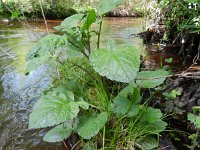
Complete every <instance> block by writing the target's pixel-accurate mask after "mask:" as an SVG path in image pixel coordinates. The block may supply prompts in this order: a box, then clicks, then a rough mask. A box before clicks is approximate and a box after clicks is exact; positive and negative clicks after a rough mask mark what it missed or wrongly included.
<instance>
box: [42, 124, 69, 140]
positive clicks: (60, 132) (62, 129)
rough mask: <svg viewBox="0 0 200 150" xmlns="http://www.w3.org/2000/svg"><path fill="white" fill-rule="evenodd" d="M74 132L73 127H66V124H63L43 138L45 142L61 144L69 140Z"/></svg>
mask: <svg viewBox="0 0 200 150" xmlns="http://www.w3.org/2000/svg"><path fill="white" fill-rule="evenodd" d="M72 131H73V128H72V127H70V126H67V127H66V126H65V125H64V124H61V125H58V126H56V127H55V128H53V129H51V130H50V131H48V132H47V133H46V134H45V136H44V137H43V140H44V141H47V142H60V141H63V140H64V139H66V138H68V137H69V136H70V135H71V133H72Z"/></svg>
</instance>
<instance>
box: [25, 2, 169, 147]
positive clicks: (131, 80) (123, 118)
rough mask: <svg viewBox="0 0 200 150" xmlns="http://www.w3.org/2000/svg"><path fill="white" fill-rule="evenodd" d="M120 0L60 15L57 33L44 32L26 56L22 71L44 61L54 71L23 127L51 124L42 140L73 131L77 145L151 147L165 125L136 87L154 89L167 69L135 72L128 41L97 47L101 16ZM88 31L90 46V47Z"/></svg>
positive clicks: (56, 138)
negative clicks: (80, 142)
mask: <svg viewBox="0 0 200 150" xmlns="http://www.w3.org/2000/svg"><path fill="white" fill-rule="evenodd" d="M122 2H123V0H115V1H111V0H110V1H107V0H102V1H101V3H99V5H98V8H97V13H96V12H95V10H94V9H91V10H88V11H87V12H85V13H79V14H75V15H73V16H71V17H68V18H66V19H65V20H64V21H63V22H62V23H61V25H60V26H57V27H55V29H57V30H59V31H61V32H62V35H56V34H49V35H47V36H45V37H44V38H42V39H41V40H40V41H39V42H38V43H37V44H36V45H35V47H34V48H33V49H32V51H31V52H30V53H29V54H28V55H27V60H28V66H27V73H26V74H27V75H28V73H29V72H30V71H32V70H34V69H36V68H37V67H38V66H40V65H44V64H46V65H47V64H48V66H49V67H50V68H52V70H53V73H54V74H53V78H54V81H53V84H52V85H53V86H52V87H50V88H49V90H47V91H46V92H45V93H44V94H43V96H41V98H40V99H39V100H38V101H37V102H36V103H35V105H34V108H33V111H32V113H31V114H30V118H29V129H35V128H45V127H52V129H51V130H50V131H49V132H47V134H46V135H45V136H44V140H45V141H48V142H57V141H62V140H63V139H66V138H68V137H69V136H70V135H71V134H72V133H76V134H78V135H79V136H80V137H81V138H82V139H85V141H86V144H85V146H84V147H83V149H84V148H87V147H95V148H96V149H98V148H103V149H109V148H113V149H116V148H117V147H124V148H131V147H135V146H137V147H139V148H143V149H153V148H155V147H157V145H158V142H157V140H156V138H155V136H158V135H159V133H160V132H161V131H163V130H164V129H165V127H166V126H167V124H166V123H165V122H164V121H162V118H163V114H162V113H161V111H160V110H159V109H155V108H152V107H148V105H147V102H145V103H142V102H141V99H142V96H141V91H140V88H155V87H156V86H158V85H160V84H162V83H163V82H164V80H165V78H166V76H167V75H168V72H167V71H165V70H161V69H159V70H156V71H140V72H139V67H140V54H139V52H138V51H137V50H136V49H135V48H134V47H132V46H130V45H126V44H123V45H115V44H113V43H112V42H109V43H108V45H107V46H105V47H101V46H100V38H101V26H102V21H103V16H104V15H105V14H106V13H107V12H109V11H111V10H112V9H114V8H116V7H117V6H118V5H120V4H121V3H122ZM93 23H96V24H98V25H99V30H98V31H94V30H93V29H92V27H91V25H92V24H93ZM93 35H94V38H95V36H96V39H97V43H96V49H93V48H92V47H93V46H91V44H92V43H91V38H92V37H93ZM54 70H55V71H54ZM111 135H114V136H111ZM89 140H90V141H89ZM91 145H92V146H91ZM97 145H98V146H97ZM148 146H149V147H148ZM146 147H148V148H146Z"/></svg>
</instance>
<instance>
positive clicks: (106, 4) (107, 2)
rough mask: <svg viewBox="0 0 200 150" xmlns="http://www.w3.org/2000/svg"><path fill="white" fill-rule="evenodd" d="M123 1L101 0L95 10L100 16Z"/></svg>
mask: <svg viewBox="0 0 200 150" xmlns="http://www.w3.org/2000/svg"><path fill="white" fill-rule="evenodd" d="M123 2H124V0H101V1H100V3H99V5H98V7H97V12H98V14H99V15H100V16H102V15H104V14H106V13H108V12H109V11H112V10H114V9H115V8H117V7H118V6H119V5H121V4H122V3H123Z"/></svg>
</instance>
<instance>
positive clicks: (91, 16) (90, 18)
mask: <svg viewBox="0 0 200 150" xmlns="http://www.w3.org/2000/svg"><path fill="white" fill-rule="evenodd" d="M95 21H96V13H95V10H94V9H92V10H90V11H89V13H88V15H87V17H86V21H85V22H84V24H83V27H82V29H83V30H86V29H87V30H88V29H89V27H90V26H91V25H92V23H94V22H95Z"/></svg>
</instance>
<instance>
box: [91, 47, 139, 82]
mask: <svg viewBox="0 0 200 150" xmlns="http://www.w3.org/2000/svg"><path fill="white" fill-rule="evenodd" d="M90 63H91V65H92V67H93V68H94V70H95V71H96V72H98V73H99V74H100V75H101V76H106V77H107V78H108V79H110V80H115V81H119V82H126V83H129V82H131V81H132V80H134V78H135V77H136V75H137V72H138V71H139V66H140V55H139V53H138V51H137V50H136V49H135V48H133V47H132V46H129V45H120V46H118V47H117V48H116V49H113V50H110V51H109V50H107V49H97V50H94V51H92V53H91V55H90Z"/></svg>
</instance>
